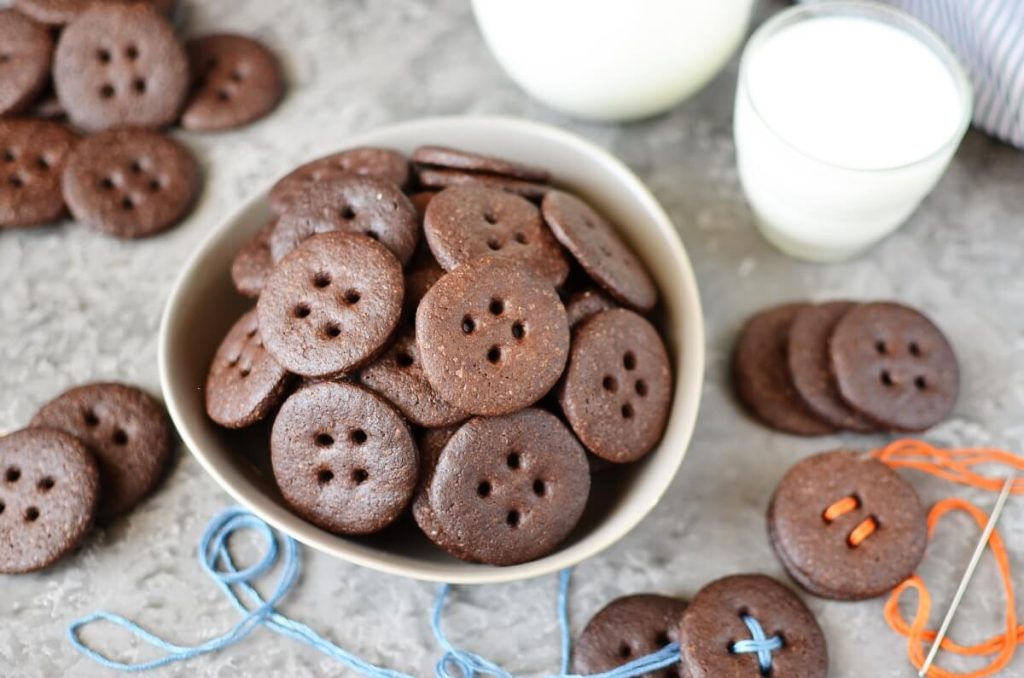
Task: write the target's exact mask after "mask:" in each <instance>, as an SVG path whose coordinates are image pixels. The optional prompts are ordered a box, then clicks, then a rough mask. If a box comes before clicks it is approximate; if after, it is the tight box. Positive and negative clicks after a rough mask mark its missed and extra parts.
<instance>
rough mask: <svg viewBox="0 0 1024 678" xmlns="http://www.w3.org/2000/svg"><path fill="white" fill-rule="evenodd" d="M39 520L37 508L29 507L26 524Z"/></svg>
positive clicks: (26, 510) (26, 512)
mask: <svg viewBox="0 0 1024 678" xmlns="http://www.w3.org/2000/svg"><path fill="white" fill-rule="evenodd" d="M38 519H39V509H38V508H36V507H35V506H29V507H28V508H27V509H25V522H26V523H34V522H36V520H38Z"/></svg>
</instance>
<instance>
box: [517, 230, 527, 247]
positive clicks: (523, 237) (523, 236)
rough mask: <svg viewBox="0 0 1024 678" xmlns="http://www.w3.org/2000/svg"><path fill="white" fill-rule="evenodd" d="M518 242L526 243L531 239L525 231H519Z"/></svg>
mask: <svg viewBox="0 0 1024 678" xmlns="http://www.w3.org/2000/svg"><path fill="white" fill-rule="evenodd" d="M516 242H517V243H519V244H520V245H526V244H528V243H529V242H530V240H529V238H527V237H526V234H525V233H522V232H519V233H516Z"/></svg>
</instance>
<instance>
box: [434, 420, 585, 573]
mask: <svg viewBox="0 0 1024 678" xmlns="http://www.w3.org/2000/svg"><path fill="white" fill-rule="evenodd" d="M426 491H427V492H428V493H429V495H430V499H429V503H430V507H431V510H432V514H433V520H434V521H436V525H437V528H438V529H439V530H440V532H442V533H443V536H442V538H441V539H437V540H436V543H438V545H439V546H441V547H442V548H444V549H446V550H447V551H448V552H449V553H451V554H452V555H454V556H456V557H457V558H461V559H463V560H469V561H472V562H481V563H487V564H490V565H514V564H516V563H523V562H526V561H529V560H535V559H537V558H540V557H542V556H545V555H547V554H548V553H550V552H551V551H553V550H554V549H555V548H557V547H558V545H559V544H560V543H562V541H563V540H564V539H565V538H566V537H567V536H568V535H569V533H570V532H571V531H572V530H573V528H574V527H575V526H576V523H577V522H578V521H579V519H580V516H581V515H582V514H583V509H584V508H585V507H586V503H587V496H588V494H589V492H590V473H589V470H588V468H587V458H586V454H585V453H584V451H583V447H582V446H581V445H580V444H579V442H577V441H576V438H574V437H573V435H572V433H571V432H570V431H569V429H567V428H566V427H565V425H564V424H562V422H560V421H559V420H558V418H557V417H555V416H554V415H553V414H550V413H548V412H545V411H544V410H540V409H537V408H527V409H525V410H521V411H519V412H516V413H515V414H509V415H505V416H501V417H477V418H475V419H471V420H469V421H468V422H467V423H466V424H464V425H463V426H462V427H461V428H460V429H459V430H458V431H457V432H456V433H455V434H454V435H453V436H452V437H451V439H450V440H449V441H448V443H447V444H446V445H445V446H444V449H443V450H442V451H441V454H440V456H439V458H438V460H437V464H436V466H435V467H434V470H433V474H432V476H431V479H430V486H429V487H428V488H427V490H426ZM428 536H430V535H428Z"/></svg>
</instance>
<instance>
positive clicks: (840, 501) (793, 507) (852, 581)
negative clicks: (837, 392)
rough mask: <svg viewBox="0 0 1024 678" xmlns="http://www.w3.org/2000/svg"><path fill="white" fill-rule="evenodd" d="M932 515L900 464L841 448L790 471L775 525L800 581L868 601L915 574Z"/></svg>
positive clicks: (771, 514)
mask: <svg viewBox="0 0 1024 678" xmlns="http://www.w3.org/2000/svg"><path fill="white" fill-rule="evenodd" d="M926 519H927V517H926V515H925V510H924V507H923V506H922V505H921V500H920V499H919V498H918V496H917V493H916V492H915V491H914V488H913V487H911V486H910V484H909V483H907V482H906V481H905V480H903V478H902V477H900V475H899V474H898V473H897V472H896V471H894V470H893V469H891V468H889V467H888V466H886V465H885V464H883V463H882V462H880V461H878V460H876V459H874V458H873V457H871V456H869V455H867V454H863V453H860V452H851V451H845V450H839V451H835V452H826V453H822V454H818V455H815V456H813V457H809V458H807V459H804V460H803V461H801V462H799V463H798V464H796V465H795V466H793V467H792V468H791V469H790V470H789V471H788V472H787V473H786V475H785V477H783V479H782V482H780V483H779V486H778V488H777V489H776V490H775V494H774V496H773V497H772V500H771V504H770V505H769V508H768V532H769V535H770V537H771V543H772V546H773V547H774V548H775V552H776V554H777V555H778V557H779V560H780V561H782V564H783V565H784V566H785V568H786V570H787V571H788V572H789V574H790V576H792V577H793V579H794V580H796V582H797V583H798V584H800V585H801V586H803V587H804V588H805V589H807V590H808V591H810V592H811V593H814V594H815V595H819V596H823V597H826V598H834V599H837V600H863V599H865V598H874V597H876V596H880V595H882V594H884V593H886V592H888V591H890V590H891V589H893V588H894V587H895V586H896V585H897V584H899V583H900V582H902V581H903V580H904V579H906V578H907V577H909V576H910V575H911V574H913V572H914V569H915V568H916V567H917V565H918V563H920V562H921V558H922V557H923V556H924V549H925V545H926V543H927V541H928V528H927V522H926Z"/></svg>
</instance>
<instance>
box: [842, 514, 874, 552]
mask: <svg viewBox="0 0 1024 678" xmlns="http://www.w3.org/2000/svg"><path fill="white" fill-rule="evenodd" d="M876 530H878V521H877V520H875V517H874V516H868V517H867V518H865V519H864V520H862V521H861V522H860V524H858V525H857V527H855V528H853V531H852V532H850V536H849V537H847V538H846V543H847V544H849V545H850V546H852V547H854V548H856V547H858V546H860V545H861V542H863V541H864V540H865V539H867V538H868V537H870V536H871V535H873V534H874V533H875V531H876Z"/></svg>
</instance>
